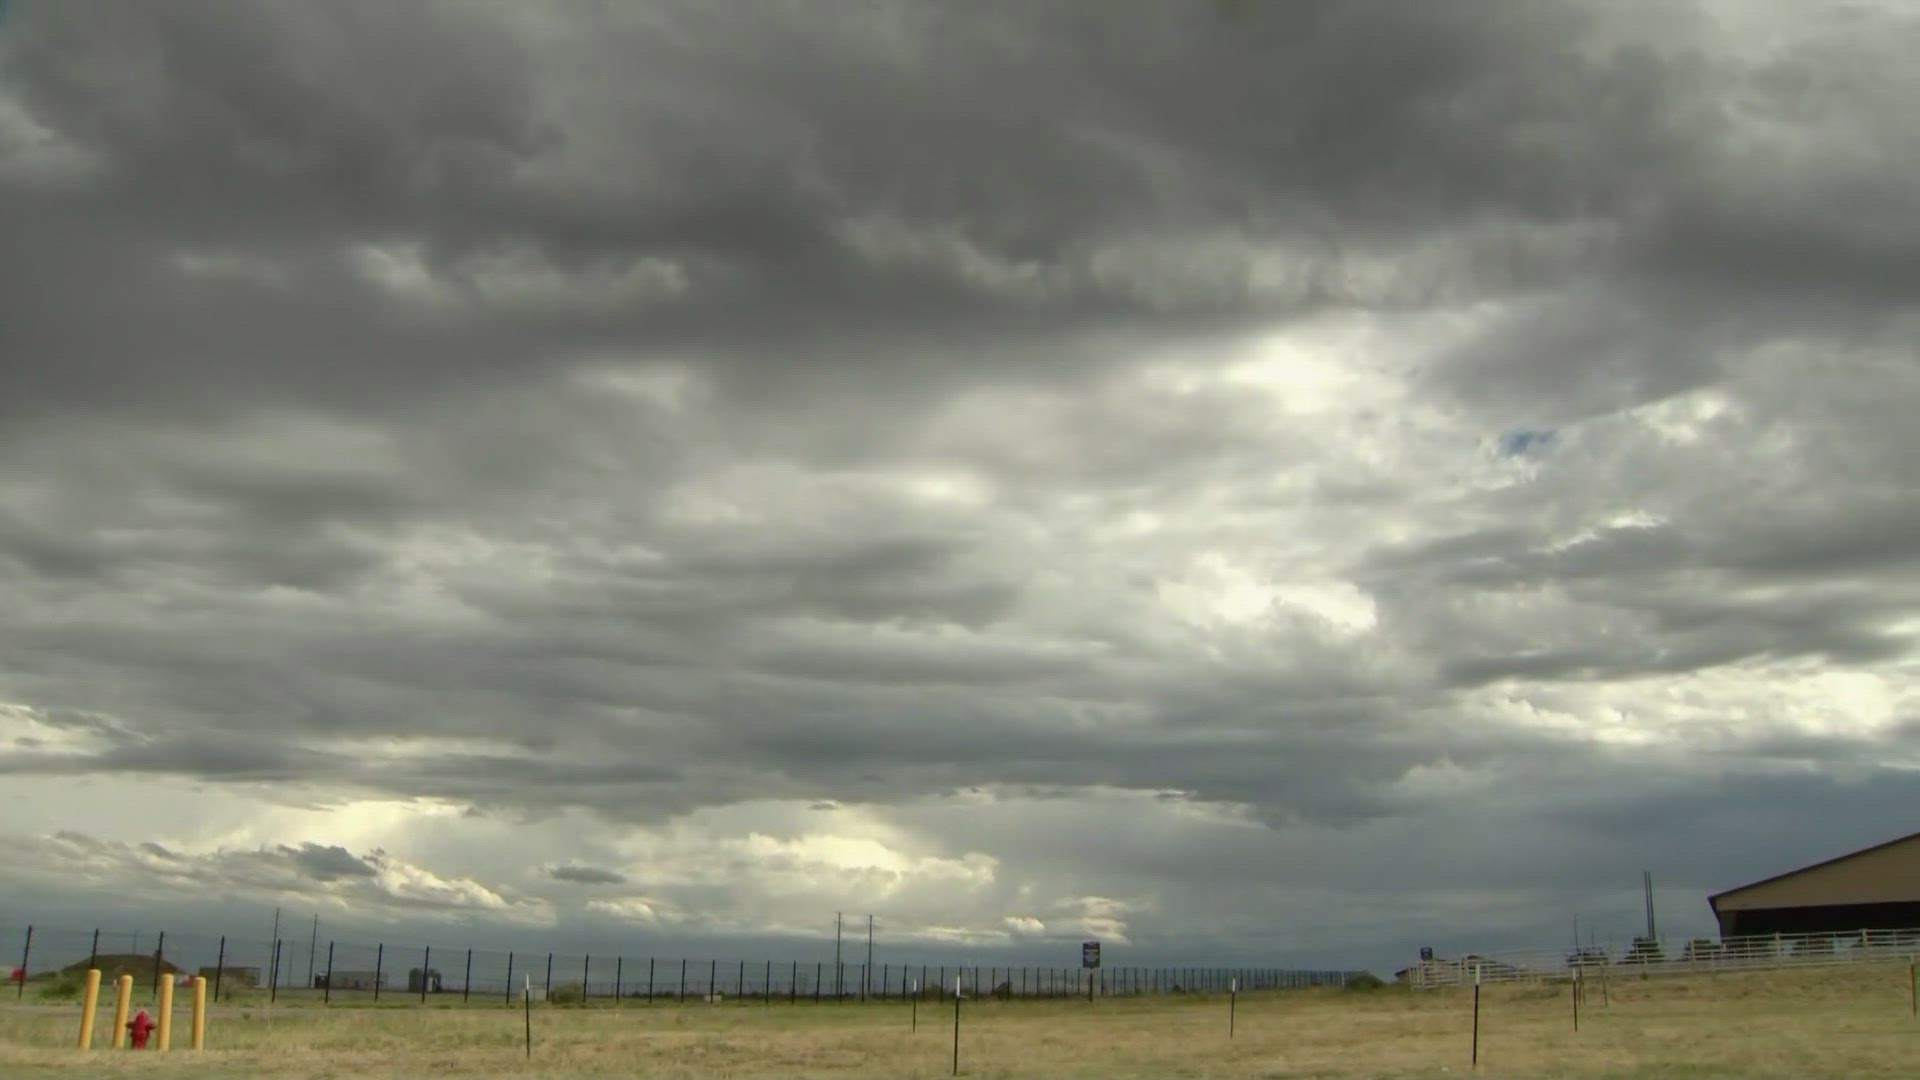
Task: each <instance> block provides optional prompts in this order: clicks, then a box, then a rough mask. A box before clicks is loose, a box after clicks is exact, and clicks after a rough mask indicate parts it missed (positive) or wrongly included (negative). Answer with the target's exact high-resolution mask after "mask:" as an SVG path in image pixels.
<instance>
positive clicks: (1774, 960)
mask: <svg viewBox="0 0 1920 1080" xmlns="http://www.w3.org/2000/svg"><path fill="white" fill-rule="evenodd" d="M1916 953H1920V929H1903V930H1865V929H1863V930H1853V931H1848V932H1844V933H1840V932H1835V933H1818V934H1755V935H1751V936H1746V937H1730V938H1721V939H1718V940H1715V939H1713V938H1692V939H1689V940H1685V941H1675V940H1671V939H1668V940H1660V939H1647V938H1635V939H1634V940H1633V943H1632V944H1631V945H1629V946H1627V947H1626V948H1625V949H1618V950H1608V949H1603V948H1596V947H1593V946H1581V947H1579V948H1578V949H1572V948H1562V949H1557V950H1555V949H1537V950H1527V951H1510V952H1496V953H1468V954H1464V955H1461V956H1454V957H1439V956H1436V957H1435V958H1434V959H1432V960H1422V961H1418V962H1416V963H1415V964H1414V965H1413V966H1411V967H1409V968H1407V969H1406V970H1405V971H1404V972H1402V973H1401V977H1402V978H1403V979H1404V980H1405V981H1406V982H1407V983H1408V985H1410V986H1412V987H1413V988H1414V989H1416V990H1429V989H1435V988H1439V987H1447V986H1470V985H1472V984H1473V979H1474V970H1475V969H1476V968H1478V969H1479V972H1480V978H1481V981H1483V982H1488V983H1502V982H1546V981H1552V980H1561V979H1570V978H1572V977H1573V974H1574V970H1575V969H1576V968H1577V969H1579V970H1580V972H1581V974H1582V976H1583V977H1589V976H1594V975H1601V974H1605V973H1612V974H1615V975H1700V974H1711V973H1713V972H1718V971H1753V970H1765V969H1772V968H1789V967H1822V966H1831V965H1838V964H1858V963H1868V962H1873V961H1890V960H1905V959H1910V958H1912V957H1913V956H1914V955H1915V954H1916Z"/></svg>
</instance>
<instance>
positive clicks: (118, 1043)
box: [113, 975, 133, 1050]
mask: <svg viewBox="0 0 1920 1080" xmlns="http://www.w3.org/2000/svg"><path fill="white" fill-rule="evenodd" d="M132 1004H133V976H131V975H122V976H120V977H119V978H118V979H115V980H114V981H113V1048H114V1049H115V1050H118V1049H120V1048H121V1047H123V1046H125V1045H127V1008H128V1006H130V1005H132Z"/></svg>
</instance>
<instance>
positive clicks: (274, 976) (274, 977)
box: [267, 907, 280, 990]
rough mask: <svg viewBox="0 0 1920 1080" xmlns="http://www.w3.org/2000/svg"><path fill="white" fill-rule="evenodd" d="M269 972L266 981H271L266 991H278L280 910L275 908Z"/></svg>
mask: <svg viewBox="0 0 1920 1080" xmlns="http://www.w3.org/2000/svg"><path fill="white" fill-rule="evenodd" d="M270 971H271V974H270V975H268V976H267V977H268V979H269V980H271V981H270V982H269V983H268V984H267V986H268V989H269V990H279V989H280V909H279V908H277V907H276V908H274V909H273V966H272V968H271V969H270Z"/></svg>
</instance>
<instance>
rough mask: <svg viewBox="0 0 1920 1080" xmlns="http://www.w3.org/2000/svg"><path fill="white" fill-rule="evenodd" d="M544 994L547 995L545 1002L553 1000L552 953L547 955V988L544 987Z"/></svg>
mask: <svg viewBox="0 0 1920 1080" xmlns="http://www.w3.org/2000/svg"><path fill="white" fill-rule="evenodd" d="M545 993H546V995H547V1000H548V1001H552V1000H553V954H552V953H548V954H547V986H546V991H545Z"/></svg>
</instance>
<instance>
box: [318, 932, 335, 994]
mask: <svg viewBox="0 0 1920 1080" xmlns="http://www.w3.org/2000/svg"><path fill="white" fill-rule="evenodd" d="M332 1003H333V942H331V941H329V942H327V982H326V985H325V986H324V987H323V988H322V989H321V991H320V1004H322V1005H330V1004H332Z"/></svg>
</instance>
